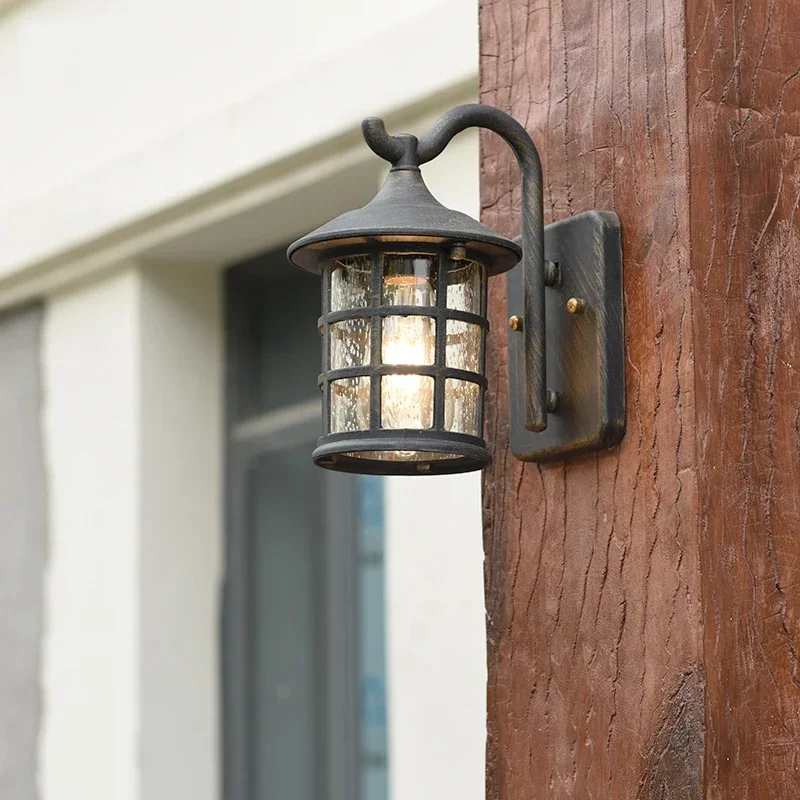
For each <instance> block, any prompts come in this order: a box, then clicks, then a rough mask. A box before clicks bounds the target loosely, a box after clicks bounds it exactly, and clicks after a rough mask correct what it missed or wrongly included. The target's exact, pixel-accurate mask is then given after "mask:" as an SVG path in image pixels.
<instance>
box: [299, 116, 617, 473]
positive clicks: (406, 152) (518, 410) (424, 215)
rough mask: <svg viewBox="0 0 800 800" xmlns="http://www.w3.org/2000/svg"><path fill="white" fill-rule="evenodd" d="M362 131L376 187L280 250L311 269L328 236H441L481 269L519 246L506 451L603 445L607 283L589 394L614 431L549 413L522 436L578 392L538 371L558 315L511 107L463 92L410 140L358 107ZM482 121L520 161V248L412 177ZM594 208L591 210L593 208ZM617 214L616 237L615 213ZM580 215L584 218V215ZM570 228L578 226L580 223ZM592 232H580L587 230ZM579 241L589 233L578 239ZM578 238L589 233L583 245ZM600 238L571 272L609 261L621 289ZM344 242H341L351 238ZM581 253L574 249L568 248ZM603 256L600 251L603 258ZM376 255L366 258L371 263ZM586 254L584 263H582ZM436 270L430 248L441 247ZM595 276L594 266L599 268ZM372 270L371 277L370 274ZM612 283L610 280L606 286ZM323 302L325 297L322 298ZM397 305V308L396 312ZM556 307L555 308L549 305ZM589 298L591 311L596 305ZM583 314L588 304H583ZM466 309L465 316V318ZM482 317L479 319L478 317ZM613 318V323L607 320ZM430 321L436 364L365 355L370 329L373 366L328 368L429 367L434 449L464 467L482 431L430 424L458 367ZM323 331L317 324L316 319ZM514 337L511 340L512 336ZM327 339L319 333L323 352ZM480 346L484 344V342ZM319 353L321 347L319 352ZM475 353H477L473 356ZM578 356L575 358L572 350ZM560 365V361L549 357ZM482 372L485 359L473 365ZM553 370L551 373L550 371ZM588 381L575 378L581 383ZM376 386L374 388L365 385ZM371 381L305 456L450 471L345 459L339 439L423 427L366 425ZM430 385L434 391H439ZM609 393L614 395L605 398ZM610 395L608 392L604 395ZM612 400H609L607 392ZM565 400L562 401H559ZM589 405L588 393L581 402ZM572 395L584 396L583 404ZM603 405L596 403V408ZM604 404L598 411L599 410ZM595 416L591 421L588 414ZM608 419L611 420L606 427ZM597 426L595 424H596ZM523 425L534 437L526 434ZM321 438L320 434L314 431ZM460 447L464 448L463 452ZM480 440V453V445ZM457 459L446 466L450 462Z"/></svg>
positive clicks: (533, 180)
mask: <svg viewBox="0 0 800 800" xmlns="http://www.w3.org/2000/svg"><path fill="white" fill-rule="evenodd" d="M361 127H362V131H363V134H364V140H365V141H366V143H367V144H368V145H369V147H370V148H371V149H372V150H373V152H375V153H376V154H377V155H379V156H380V157H381V158H383V159H385V160H387V161H389V162H390V163H391V164H392V169H391V171H390V173H389V176H388V178H387V180H386V183H385V184H384V187H383V188H382V189H381V191H380V192H379V193H378V195H377V196H376V197H375V199H374V200H373V201H372V202H370V203H368V204H367V205H366V206H365V207H364V208H362V209H358V210H356V211H352V212H348V213H346V214H343V215H342V216H341V217H338V218H337V219H335V220H333V221H332V222H330V223H328V224H327V225H323V226H322V227H321V228H319V229H317V230H316V231H313V232H312V233H309V234H308V235H307V236H304V237H303V238H302V239H299V240H298V241H296V242H294V244H292V245H291V247H290V248H289V250H288V253H287V255H288V257H289V259H290V261H292V262H293V263H294V264H296V265H297V266H299V267H301V268H303V269H306V270H309V271H311V272H318V271H319V268H320V265H321V264H322V263H324V262H325V260H326V259H327V258H328V257H329V252H330V250H331V249H332V248H336V247H343V246H348V247H350V248H353V247H357V249H358V252H360V253H363V254H368V253H372V254H377V253H379V252H383V251H392V252H397V250H396V249H395V248H397V247H398V246H402V243H405V244H406V246H407V247H408V248H409V249H411V248H413V249H414V252H428V251H427V248H426V247H425V243H426V242H427V243H428V244H429V245H430V247H431V248H444V249H446V248H448V247H451V246H453V245H459V244H460V245H466V246H468V247H469V246H471V247H472V248H473V249H474V251H475V252H476V253H477V254H478V255H477V259H476V260H479V261H481V262H482V263H484V264H485V266H486V270H487V273H488V274H489V275H494V274H499V273H502V272H507V271H508V270H510V269H512V268H513V267H514V266H515V263H516V260H517V257H518V254H519V253H520V252H521V254H522V261H521V263H520V264H519V266H518V267H517V269H516V270H515V276H516V277H515V280H514V282H513V286H514V287H515V289H516V287H517V286H519V300H520V302H519V306H520V307H519V310H518V312H516V313H515V316H518V317H519V318H520V319H519V320H518V322H517V324H516V327H515V328H514V330H515V331H516V334H517V335H516V337H515V338H514V355H515V358H514V364H515V366H514V370H515V373H514V375H513V376H512V377H513V379H514V382H515V385H516V388H519V380H522V382H523V386H522V388H521V391H520V395H521V397H516V396H515V397H514V398H513V399H512V403H513V414H512V425H513V428H514V432H513V433H514V435H512V439H514V440H515V441H516V442H517V443H519V446H518V447H516V448H515V454H516V455H517V457H519V458H521V459H523V460H539V457H540V451H541V450H543V449H544V450H547V456H546V457H555V456H556V455H559V454H562V455H563V454H567V453H570V452H576V451H579V450H586V449H599V448H601V447H606V446H608V445H609V443H616V442H617V441H618V440H619V438H621V435H622V432H624V413H625V410H624V398H623V402H622V403H620V402H619V398H618V394H619V391H623V392H624V386H623V387H622V390H620V389H619V387H618V386H617V387H615V388H614V389H611V390H609V388H608V386H607V383H606V384H603V383H602V382H603V381H606V382H607V381H608V380H609V379H614V378H615V376H616V377H619V376H622V375H624V364H622V365H620V360H621V359H622V360H623V361H624V355H623V353H622V350H621V345H619V346H618V344H617V343H619V342H621V340H622V328H621V325H622V316H621V305H620V306H619V308H620V312H619V313H617V311H616V308H617V305H616V299H615V298H616V295H614V299H613V300H609V306H608V308H609V313H606V311H605V310H603V311H602V312H601V315H600V316H601V317H602V321H601V323H600V324H601V326H603V332H602V335H603V337H604V339H603V341H604V342H608V343H609V346H608V347H605V349H603V348H601V350H602V351H603V352H604V353H605V354H606V355H605V356H604V357H603V358H604V360H601V361H600V363H599V368H600V370H601V374H600V376H599V380H600V382H601V385H599V386H597V387H596V389H595V392H594V395H593V397H595V398H599V399H598V402H601V401H602V402H605V401H606V400H608V404H607V408H608V414H606V417H608V418H609V419H610V420H611V421H610V422H608V424H607V425H606V426H605V428H607V429H608V430H612V429H613V434H606V433H603V434H602V435H601V434H598V433H596V432H594V433H593V432H592V431H589V433H587V430H588V428H591V426H592V425H594V422H595V417H594V416H592V419H591V420H590V422H589V423H588V428H587V425H583V426H582V427H581V426H580V425H577V426H576V425H575V424H574V419H573V420H572V421H571V422H570V423H569V424H566V425H565V424H563V420H561V418H560V417H558V416H556V419H557V423H556V425H555V426H554V427H556V428H557V429H558V432H555V433H554V432H550V434H549V435H545V436H542V438H541V442H542V446H541V447H537V446H535V445H534V444H533V443H532V442H533V441H535V439H536V436H535V435H534V434H542V432H544V431H546V429H547V427H548V412H550V413H551V414H553V413H555V414H556V415H558V414H559V413H562V412H563V410H564V409H571V413H572V414H573V417H574V414H575V413H576V408H577V407H578V403H576V402H575V398H573V399H570V397H569V396H568V395H567V394H565V393H564V392H565V391H567V392H568V391H571V387H572V386H576V385H579V384H580V380H576V379H572V380H571V381H569V382H568V383H569V384H570V388H569V389H567V390H563V391H562V392H561V394H560V396H559V392H557V391H555V390H554V389H555V387H552V386H551V387H550V388H548V382H547V381H548V375H549V374H552V373H553V365H548V359H547V338H548V336H547V333H548V325H550V327H551V328H552V330H553V331H554V332H555V331H559V332H560V331H561V330H562V328H563V326H561V325H555V324H551V323H550V322H549V320H551V319H554V317H553V310H552V309H547V308H546V305H545V289H546V287H554V286H557V285H558V280H559V279H558V272H559V270H558V265H557V264H555V263H548V262H547V261H546V260H545V229H544V207H543V176H542V164H541V160H540V158H539V153H538V151H537V149H536V146H535V144H534V142H533V140H532V139H531V137H530V135H529V134H528V132H527V131H526V130H525V128H524V127H523V126H522V125H520V123H519V122H517V121H516V120H515V119H514V118H513V117H512V116H510V115H509V114H506V113H505V112H503V111H500V110H499V109H497V108H492V107H490V106H482V105H477V104H469V105H463V106H458V107H456V108H454V109H452V110H450V111H448V112H447V113H446V114H444V115H442V116H441V117H440V118H439V119H438V120H437V121H436V122H435V123H434V125H433V127H432V128H431V129H430V130H429V131H428V133H427V134H426V135H425V136H424V137H423V138H422V139H421V140H418V139H417V138H416V137H415V136H411V135H409V134H400V135H397V136H390V135H389V134H388V133H387V132H386V128H385V126H384V123H383V120H381V119H378V118H377V117H370V118H368V119H365V120H364V121H363V123H362V126H361ZM473 127H478V128H485V129H487V130H491V131H493V132H494V133H497V134H498V135H499V136H501V137H502V138H503V139H504V140H505V142H506V143H507V144H508V145H509V147H511V149H512V151H513V152H514V155H515V156H516V159H517V162H518V164H519V167H520V171H521V173H522V235H521V237H520V238H521V244H522V247H521V248H520V247H519V246H518V245H517V244H516V243H515V242H511V241H510V240H508V239H505V238H503V237H501V236H500V235H499V234H497V233H496V232H495V231H492V230H491V229H489V228H486V227H484V226H483V225H481V224H480V223H478V222H477V221H475V220H473V219H471V218H470V217H467V216H466V215H463V214H459V213H458V212H454V211H449V210H448V209H445V208H444V207H443V206H442V205H441V204H440V203H438V202H437V201H436V200H435V198H433V197H432V195H430V193H429V192H428V190H427V188H426V187H425V185H424V183H423V182H422V178H421V177H420V174H419V167H420V165H422V164H425V163H427V162H428V161H431V160H433V159H434V158H436V156H438V155H440V154H441V153H442V151H443V150H444V149H445V147H446V146H447V144H448V143H449V142H450V140H451V139H452V138H453V137H454V136H455V135H456V134H458V133H460V132H461V131H464V130H466V129H467V128H473ZM592 213H602V212H592ZM604 224H605V228H604V230H606V229H609V228H610V227H613V224H612V222H609V220H608V219H607V220H605V223H604ZM614 224H616V233H617V239H618V234H619V225H618V222H617V223H614ZM584 227H585V226H584ZM579 229H580V230H583V228H582V227H580V226H579ZM590 238H591V237H590ZM584 240H585V241H586V242H589V239H586V238H585V237H584V239H582V241H584ZM587 246H589V245H587ZM612 250H613V248H612V249H611V250H609V249H608V248H606V249H603V248H600V250H597V249H595V251H593V252H592V253H591V254H589V256H588V257H587V258H586V259H584V260H583V261H582V262H581V263H582V272H581V275H582V277H583V278H584V279H585V280H588V282H589V283H591V276H590V275H589V272H590V271H591V270H596V271H599V272H600V273H604V272H605V271H606V270H608V272H609V276H608V282H609V283H608V285H609V286H612V287H615V286H617V285H618V286H619V287H620V295H621V285H622V277H621V261H622V257H621V252H619V251H618V250H613V252H612ZM351 252H352V250H351ZM577 258H578V259H580V255H578V256H577ZM609 259H610V260H609ZM374 263H375V262H373V264H374ZM586 265H588V266H586ZM440 270H441V259H440ZM601 277H602V276H601ZM373 280H376V281H378V282H379V281H380V275H379V274H378V277H375V276H373ZM615 291H616V290H615ZM379 299H380V298H379V297H378V298H377V302H376V298H374V297H373V306H375V307H379V306H380V303H379ZM326 308H327V306H326ZM406 310H407V309H404V313H405V311H406ZM560 310H561V309H558V310H556V312H555V313H556V315H558V314H559V312H560ZM397 312H398V309H397V307H395V308H392V309H388V310H386V311H385V312H383V311H378V310H374V313H372V314H370V315H366V314H364V313H362V311H361V310H360V309H359V311H358V313H354V314H353V315H352V316H348V315H347V313H345V312H339V313H340V314H341V316H339V317H338V319H339V320H342V319H349V318H353V317H356V316H370V317H371V318H372V324H373V337H375V335H376V334H375V333H374V331H375V330H376V329H377V330H379V329H380V322H379V319H380V316H381V315H382V314H383V313H385V314H392V313H397ZM408 313H409V314H411V313H414V314H420V313H425V312H424V311H421V310H420V309H418V308H416V307H415V308H414V309H413V310H408ZM595 313H596V309H595V310H593V311H592V312H591V314H595ZM439 314H440V311H439V310H438V309H437V310H436V311H435V312H429V315H430V316H437V318H438V315H439ZM590 316H591V315H590ZM470 321H473V320H470ZM483 322H484V324H485V319H484V320H483ZM321 323H322V324H323V326H327V325H329V324H330V323H331V318H330V317H323V319H322V320H321ZM614 325H618V326H619V327H618V329H616V330H611V328H612V327H613V326H614ZM439 328H440V325H437V360H436V366H435V368H432V369H431V371H430V372H423V371H422V369H421V368H413V369H407V368H403V367H387V366H382V365H380V363H379V362H378V361H376V358H378V356H377V355H376V349H375V344H376V342H377V343H378V344H379V340H376V339H374V338H373V342H372V345H373V349H372V359H373V363H372V365H371V369H372V370H373V371H372V372H369V371H366V372H365V371H359V372H353V371H340V373H339V375H338V376H337V377H355V376H361V375H364V376H366V375H373V376H375V377H378V376H379V375H383V374H392V373H394V374H408V373H411V374H431V375H433V376H434V377H435V379H436V381H437V383H436V391H437V404H438V405H437V406H436V412H435V413H436V416H435V422H436V423H437V424H436V425H435V426H434V431H435V432H436V434H437V436H438V437H439V438H440V440H441V442H442V447H444V446H445V443H446V446H447V448H448V449H447V450H442V449H439V452H448V453H450V452H453V453H459V454H461V455H462V456H463V458H464V459H465V462H464V466H463V470H466V469H478V468H481V467H483V466H486V464H488V463H489V454H488V452H487V451H486V450H485V443H484V442H483V440H482V439H477V438H475V437H470V438H471V439H472V441H469V442H465V441H459V440H456V439H455V438H454V437H455V436H456V435H455V434H448V433H447V432H446V431H444V430H440V428H439V427H438V426H441V425H442V424H443V411H442V408H443V402H444V401H443V391H442V387H443V381H444V380H445V377H461V376H460V375H456V374H450V375H445V374H444V369H445V368H444V361H443V360H441V359H440V358H439V356H440V353H439V339H438V336H439ZM325 331H326V334H327V327H325ZM520 339H521V341H520ZM327 344H328V342H327V341H326V352H327V350H328V348H327ZM484 349H485V348H484ZM555 349H556V352H557V353H558V358H559V359H565V358H566V361H568V362H576V359H575V358H573V357H572V355H571V354H568V355H566V356H565V349H564V346H563V344H562V343H561V342H559V343H558V344H557V345H556V346H555ZM326 357H327V356H326ZM484 358H485V356H484V355H483V354H482V356H481V363H482V364H483V360H484ZM577 361H580V359H577ZM329 366H330V365H329V364H328V363H327V362H326V364H325V367H326V371H325V372H324V373H323V376H321V380H323V382H324V385H323V388H324V390H325V392H326V396H325V404H326V412H327V411H329V401H330V398H329V385H330V379H331V378H330V374H329V372H328V368H329ZM558 366H559V370H560V366H561V365H558ZM482 371H483V373H485V365H483V366H482ZM558 374H559V375H560V374H561V373H560V372H558ZM587 382H588V383H591V381H588V379H584V383H587ZM481 385H482V386H484V387H485V378H483V376H481ZM376 386H377V387H378V388H376ZM379 386H380V381H372V382H371V384H370V390H371V392H373V396H372V399H371V415H372V416H371V420H370V430H369V431H366V432H364V433H363V434H360V435H353V434H330V433H328V434H327V435H326V436H324V437H323V439H321V440H320V446H319V447H318V448H317V450H316V451H315V453H314V458H315V460H316V461H317V463H319V464H320V465H322V466H327V467H330V468H332V469H341V470H350V471H354V472H376V473H388V474H397V473H399V472H408V473H416V472H419V471H425V472H454V471H463V470H462V469H460V468H459V467H458V462H457V461H456V462H450V461H438V462H436V461H431V462H428V463H427V464H423V467H422V470H420V467H419V462H416V464H406V465H404V467H406V469H400V467H399V462H396V461H389V462H384V465H383V467H381V464H380V462H369V461H366V460H362V459H357V458H353V459H349V460H348V459H346V458H342V457H341V455H340V454H341V453H342V452H343V450H342V446H343V445H344V444H345V443H346V444H347V445H348V448H349V450H350V451H357V450H374V449H382V450H391V449H411V442H412V441H413V443H414V444H415V445H418V444H419V443H421V442H422V441H424V440H425V439H426V438H427V436H423V435H421V434H420V432H413V438H412V432H402V433H403V434H408V436H407V437H406V438H405V439H404V440H403V441H401V440H400V439H401V437H394V438H392V437H391V436H390V435H389V434H388V433H386V432H383V431H377V430H376V428H377V423H378V422H379V420H377V419H376V418H375V414H376V406H377V408H379V407H380V406H379V402H380V397H379V395H377V404H376V395H375V394H374V393H375V392H378V393H379V391H380V388H379ZM438 393H441V394H442V398H439V396H438ZM612 394H613V398H612ZM609 398H611V399H610V400H609ZM482 400H483V396H481V417H482V416H483V414H482V412H483V403H482ZM612 401H613V402H612ZM565 404H566V405H565ZM584 406H585V407H587V408H588V403H584ZM582 407H583V406H582ZM603 413H605V412H603ZM603 413H601V414H600V416H601V417H602V416H603ZM598 424H600V423H598ZM609 426H610V427H609ZM601 427H602V426H601ZM532 435H534V436H533V438H532ZM334 436H338V437H345V436H346V437H348V438H347V439H344V438H339V439H336V440H335V439H334V438H333V437H334ZM571 436H574V437H577V439H576V441H571V440H570V438H569V437H571ZM323 440H324V441H323ZM472 447H477V448H480V449H482V452H478V451H476V452H475V453H473V452H472V451H469V448H472ZM468 451H469V452H468ZM483 452H485V456H484V455H483ZM454 466H455V467H456V468H452V467H454Z"/></svg>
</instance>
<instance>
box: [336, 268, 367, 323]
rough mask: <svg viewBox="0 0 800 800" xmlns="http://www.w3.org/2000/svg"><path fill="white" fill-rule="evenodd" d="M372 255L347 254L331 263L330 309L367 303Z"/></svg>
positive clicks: (346, 307) (339, 309) (355, 306)
mask: <svg viewBox="0 0 800 800" xmlns="http://www.w3.org/2000/svg"><path fill="white" fill-rule="evenodd" d="M371 279H372V256H348V257H347V258H338V259H336V260H335V261H334V262H333V264H331V311H343V310H345V309H348V308H364V307H365V306H368V305H369V294H370V283H371Z"/></svg>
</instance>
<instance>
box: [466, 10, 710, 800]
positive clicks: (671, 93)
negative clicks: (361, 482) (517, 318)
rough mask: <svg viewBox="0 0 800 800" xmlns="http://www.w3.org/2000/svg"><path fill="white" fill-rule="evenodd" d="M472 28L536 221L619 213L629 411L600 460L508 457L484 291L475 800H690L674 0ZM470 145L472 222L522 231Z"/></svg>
mask: <svg viewBox="0 0 800 800" xmlns="http://www.w3.org/2000/svg"><path fill="white" fill-rule="evenodd" d="M481 31H482V32H481V38H482V62H481V65H482V102H484V103H490V104H493V105H497V106H499V107H500V108H503V109H506V110H508V111H510V112H511V113H513V114H514V115H515V116H516V117H517V118H518V119H519V120H520V121H522V122H523V123H524V124H525V125H526V127H527V128H528V130H529V131H530V132H531V134H532V135H533V136H534V139H535V140H536V143H537V146H539V148H540V151H541V153H542V157H543V162H544V168H545V186H546V195H545V197H546V199H545V206H546V211H547V215H548V221H554V220H557V219H562V218H564V217H567V216H570V215H572V214H575V213H578V212H580V211H584V210H586V209H591V208H600V209H612V210H616V211H617V212H618V213H619V215H620V217H621V218H622V226H623V248H624V259H625V265H624V270H625V295H626V313H627V366H626V368H627V387H626V388H627V399H628V408H629V413H628V432H627V435H626V438H625V440H624V442H623V444H622V445H621V447H619V448H617V449H616V450H615V451H612V452H610V453H608V454H603V455H599V456H591V457H589V458H582V459H579V460H574V461H570V462H569V463H566V464H565V463H557V464H552V465H547V466H537V465H535V464H522V463H520V462H517V461H515V460H514V459H513V458H512V457H511V456H510V455H509V453H508V411H507V363H506V334H505V330H506V326H505V324H504V323H505V284H504V282H503V281H502V280H496V281H494V282H493V285H492V288H491V300H490V305H491V318H492V319H491V321H492V334H491V338H490V351H489V361H488V363H489V364H490V385H491V387H492V394H491V396H490V398H489V406H488V414H487V436H488V438H489V441H490V442H492V444H493V446H494V456H495V464H494V467H493V469H492V470H491V471H489V472H487V474H486V477H485V484H484V512H485V530H486V536H485V547H486V553H487V560H486V589H487V615H488V621H487V625H488V643H489V672H490V674H489V742H488V777H487V781H488V797H489V798H492V800H494V799H495V798H497V799H501V800H523V799H524V800H530V798H536V799H537V800H538V799H539V798H597V800H607V799H608V798H614V800H616V799H617V798H624V799H625V800H629V799H630V798H637V797H641V798H662V797H664V798H666V797H681V798H696V797H701V796H702V774H703V724H704V723H703V699H702V698H703V681H704V678H703V669H702V629H701V626H702V608H701V594H700V585H701V584H700V563H699V541H698V525H697V516H696V510H697V470H696V458H695V409H694V362H693V353H692V309H691V271H690V263H689V209H688V198H689V183H688V168H689V149H688V146H687V112H686V73H685V47H684V41H683V32H684V9H683V2H682V0H638V2H630V3H619V2H612V0H531V2H528V3H526V2H511V0H484V1H483V4H482V8H481ZM482 145H483V155H482V165H483V166H482V176H481V177H482V200H483V214H484V221H485V222H487V223H488V224H489V225H491V226H492V227H496V228H497V229H499V230H501V231H502V232H504V233H506V234H516V233H518V231H517V230H516V227H515V226H516V225H517V224H518V220H519V199H520V198H519V177H518V174H517V170H516V166H515V165H514V163H513V160H512V157H511V155H510V153H509V152H507V149H505V148H504V146H503V144H502V142H500V141H498V140H496V139H495V138H494V137H492V136H491V135H486V136H485V137H484V138H483V141H482ZM679 743H680V744H679Z"/></svg>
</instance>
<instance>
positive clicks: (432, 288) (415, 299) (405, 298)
mask: <svg viewBox="0 0 800 800" xmlns="http://www.w3.org/2000/svg"><path fill="white" fill-rule="evenodd" d="M381 305H384V306H435V305H436V258H435V257H433V256H420V255H413V254H410V255H407V254H392V253H390V254H388V255H386V256H384V262H383V291H382V292H381Z"/></svg>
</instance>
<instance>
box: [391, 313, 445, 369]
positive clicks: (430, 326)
mask: <svg viewBox="0 0 800 800" xmlns="http://www.w3.org/2000/svg"><path fill="white" fill-rule="evenodd" d="M435 357H436V321H435V320H434V319H433V317H384V320H383V331H382V336H381V359H382V360H383V363H384V364H433V362H434V359H435Z"/></svg>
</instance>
